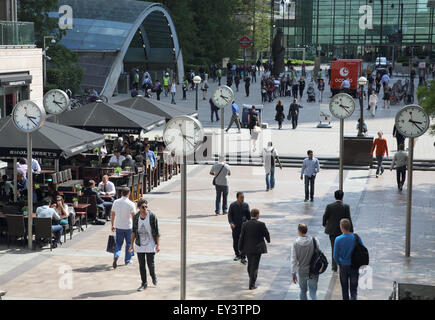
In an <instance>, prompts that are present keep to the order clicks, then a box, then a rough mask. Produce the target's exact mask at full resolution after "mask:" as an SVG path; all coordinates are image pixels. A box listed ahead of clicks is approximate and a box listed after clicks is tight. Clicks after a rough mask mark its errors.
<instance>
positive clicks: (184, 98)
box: [158, 77, 189, 100]
mask: <svg viewBox="0 0 435 320" xmlns="http://www.w3.org/2000/svg"><path fill="white" fill-rule="evenodd" d="M181 89H182V90H183V100H186V99H187V97H186V94H187V90H188V89H189V81H187V79H186V77H184V78H183V84H182V86H181ZM158 100H160V99H158Z"/></svg>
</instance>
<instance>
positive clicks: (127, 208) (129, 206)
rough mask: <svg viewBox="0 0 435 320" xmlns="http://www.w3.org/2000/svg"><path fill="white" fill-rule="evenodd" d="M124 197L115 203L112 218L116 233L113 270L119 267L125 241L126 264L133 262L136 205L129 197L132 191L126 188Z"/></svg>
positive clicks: (123, 192) (122, 192) (123, 189)
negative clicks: (132, 245)
mask: <svg viewBox="0 0 435 320" xmlns="http://www.w3.org/2000/svg"><path fill="white" fill-rule="evenodd" d="M121 195H122V197H121V198H120V199H117V200H115V201H114V202H113V205H112V217H111V219H110V221H111V223H112V232H115V231H116V236H115V253H114V256H113V265H112V266H113V268H114V269H116V267H117V266H118V264H117V262H118V258H119V256H120V255H121V249H122V245H123V243H124V240H125V257H124V262H125V264H126V265H128V264H129V263H130V260H131V256H132V254H131V251H130V244H131V228H132V227H133V221H132V218H133V216H134V215H135V214H136V205H135V203H134V202H133V201H131V200H130V199H129V198H128V197H129V196H130V189H129V188H128V187H124V188H122V190H121Z"/></svg>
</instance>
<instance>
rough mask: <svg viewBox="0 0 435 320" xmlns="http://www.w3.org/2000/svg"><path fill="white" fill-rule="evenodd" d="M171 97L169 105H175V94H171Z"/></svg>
mask: <svg viewBox="0 0 435 320" xmlns="http://www.w3.org/2000/svg"><path fill="white" fill-rule="evenodd" d="M171 96H172V100H171V103H172V104H176V103H175V92H171Z"/></svg>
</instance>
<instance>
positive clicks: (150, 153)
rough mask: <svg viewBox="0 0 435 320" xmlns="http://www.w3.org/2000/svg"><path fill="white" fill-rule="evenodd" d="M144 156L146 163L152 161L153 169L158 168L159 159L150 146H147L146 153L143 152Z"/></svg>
mask: <svg viewBox="0 0 435 320" xmlns="http://www.w3.org/2000/svg"><path fill="white" fill-rule="evenodd" d="M142 156H143V158H144V160H145V162H146V161H147V160H149V161H150V164H151V167H152V168H154V167H155V166H156V162H157V158H156V155H155V154H154V152H153V151H151V150H150V145H149V144H147V145H145V151H144V152H142Z"/></svg>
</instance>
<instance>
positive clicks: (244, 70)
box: [243, 47, 246, 82]
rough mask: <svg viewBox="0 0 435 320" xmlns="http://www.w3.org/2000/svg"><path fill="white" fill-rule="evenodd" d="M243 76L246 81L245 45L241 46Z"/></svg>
mask: <svg viewBox="0 0 435 320" xmlns="http://www.w3.org/2000/svg"><path fill="white" fill-rule="evenodd" d="M243 78H245V79H244V80H245V82H246V47H245V48H243Z"/></svg>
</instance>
